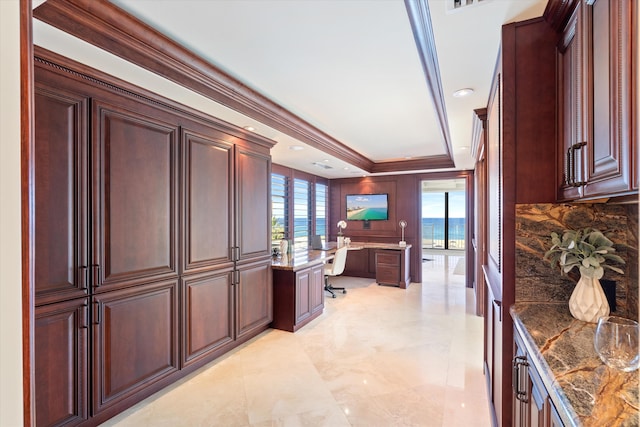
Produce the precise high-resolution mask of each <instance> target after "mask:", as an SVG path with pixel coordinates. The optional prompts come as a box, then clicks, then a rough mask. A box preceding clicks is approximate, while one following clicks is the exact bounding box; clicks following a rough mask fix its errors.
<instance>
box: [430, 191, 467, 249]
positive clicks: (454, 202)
mask: <svg viewBox="0 0 640 427" xmlns="http://www.w3.org/2000/svg"><path fill="white" fill-rule="evenodd" d="M442 185H444V184H441V186H442ZM462 185H464V182H462ZM433 187H434V188H433V189H428V188H427V189H425V186H424V185H423V190H422V195H421V196H422V218H421V227H422V247H423V248H424V249H464V248H465V241H466V234H465V228H466V216H465V206H466V195H465V192H464V191H458V190H457V189H455V186H454V190H455V191H442V189H437V185H433Z"/></svg>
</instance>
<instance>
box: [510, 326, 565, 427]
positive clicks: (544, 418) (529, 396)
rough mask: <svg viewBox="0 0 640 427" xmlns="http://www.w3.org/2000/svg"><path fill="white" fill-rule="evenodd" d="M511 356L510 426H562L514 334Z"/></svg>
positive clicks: (538, 377) (519, 338)
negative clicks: (511, 410)
mask: <svg viewBox="0 0 640 427" xmlns="http://www.w3.org/2000/svg"><path fill="white" fill-rule="evenodd" d="M513 354H514V357H513V361H512V363H513V376H512V382H513V395H512V397H513V426H514V427H562V426H564V424H563V423H562V420H561V419H560V416H559V414H558V411H557V410H556V408H555V406H554V404H553V402H551V400H550V399H549V393H548V392H547V389H546V388H545V386H544V383H543V382H542V379H541V378H540V374H539V373H538V371H537V369H536V367H535V366H534V364H533V362H532V358H531V357H530V355H529V354H528V353H527V350H526V349H525V347H524V344H523V342H522V338H521V337H520V335H519V334H518V332H517V331H515V332H514V350H513Z"/></svg>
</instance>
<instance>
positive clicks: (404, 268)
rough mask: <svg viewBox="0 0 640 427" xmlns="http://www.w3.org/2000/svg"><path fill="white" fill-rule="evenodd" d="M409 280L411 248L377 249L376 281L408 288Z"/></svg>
mask: <svg viewBox="0 0 640 427" xmlns="http://www.w3.org/2000/svg"><path fill="white" fill-rule="evenodd" d="M409 281H410V279H409V248H403V249H398V250H395V249H394V250H383V249H377V250H376V282H378V283H379V284H381V285H382V284H384V285H393V286H399V287H401V288H403V289H406V287H407V286H409Z"/></svg>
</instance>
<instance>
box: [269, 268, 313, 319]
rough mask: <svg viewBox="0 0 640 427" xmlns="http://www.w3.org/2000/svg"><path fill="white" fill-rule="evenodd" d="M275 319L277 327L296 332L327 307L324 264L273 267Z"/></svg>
mask: <svg viewBox="0 0 640 427" xmlns="http://www.w3.org/2000/svg"><path fill="white" fill-rule="evenodd" d="M273 280H274V294H275V299H274V302H273V323H272V326H273V327H274V328H276V329H282V330H285V331H289V332H295V331H297V330H298V329H300V328H301V327H303V326H304V325H306V324H307V323H309V322H310V321H312V320H313V319H315V318H316V317H318V316H319V315H320V314H322V310H323V308H324V264H316V265H313V266H311V267H306V268H302V269H300V270H297V271H293V270H273Z"/></svg>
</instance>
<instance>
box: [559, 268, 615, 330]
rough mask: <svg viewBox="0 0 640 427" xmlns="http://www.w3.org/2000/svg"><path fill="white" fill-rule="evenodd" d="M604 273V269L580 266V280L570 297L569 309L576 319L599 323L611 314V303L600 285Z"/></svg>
mask: <svg viewBox="0 0 640 427" xmlns="http://www.w3.org/2000/svg"><path fill="white" fill-rule="evenodd" d="M602 273H603V272H602V269H599V270H596V269H594V268H584V267H580V280H579V281H578V284H576V287H575V289H574V290H573V293H572V294H571V298H569V311H570V312H571V315H572V316H573V317H575V318H576V319H578V320H582V321H585V322H591V323H597V322H598V319H599V318H600V317H602V316H608V315H609V303H608V302H607V297H606V296H605V294H604V291H603V290H602V286H601V285H600V278H601V277H602Z"/></svg>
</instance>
